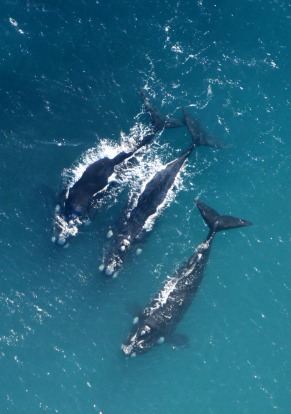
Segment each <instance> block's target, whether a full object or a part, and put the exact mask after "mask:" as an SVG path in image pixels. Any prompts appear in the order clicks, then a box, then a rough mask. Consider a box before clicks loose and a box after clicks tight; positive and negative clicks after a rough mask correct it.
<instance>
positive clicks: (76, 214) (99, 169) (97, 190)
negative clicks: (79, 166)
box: [52, 93, 184, 246]
mask: <svg viewBox="0 0 291 414" xmlns="http://www.w3.org/2000/svg"><path fill="white" fill-rule="evenodd" d="M142 98H143V101H144V106H145V108H146V111H147V112H148V113H149V116H150V119H151V122H152V126H151V128H150V130H149V131H148V133H147V134H146V135H145V136H144V137H143V138H142V140H141V141H140V143H139V144H138V145H137V146H136V147H135V148H134V149H133V150H132V151H129V152H124V151H121V152H120V153H119V154H117V155H116V156H115V157H114V158H108V157H104V158H101V159H99V160H97V161H95V162H94V163H92V164H90V165H89V166H88V167H87V168H86V170H85V171H84V173H83V175H82V176H81V178H80V179H79V180H78V181H77V182H76V183H75V184H74V185H73V186H72V187H71V188H70V189H66V190H63V191H62V192H61V194H60V197H59V204H57V206H56V208H55V217H54V236H53V237H52V241H53V242H56V243H57V244H58V245H61V246H67V243H68V239H69V238H70V237H71V236H75V235H76V234H77V233H78V227H79V226H80V225H81V224H83V223H88V222H90V216H89V212H90V209H91V207H92V204H93V203H94V201H96V200H97V199H98V198H101V197H102V196H103V194H104V191H105V189H107V187H108V186H109V182H110V177H112V175H113V174H114V171H115V167H116V166H118V165H120V164H122V163H123V162H124V161H125V160H126V159H128V158H130V157H132V156H133V155H135V154H136V153H137V152H138V151H139V150H140V149H141V148H142V147H144V146H146V145H148V144H150V143H151V141H152V140H153V138H154V137H155V136H156V134H157V133H158V132H160V131H162V130H163V129H165V128H173V127H174V126H176V127H179V126H183V125H184V124H183V123H182V122H179V120H176V121H175V120H174V119H173V120H171V122H170V121H169V122H168V121H167V119H168V118H167V117H165V116H164V115H163V114H162V113H161V112H160V111H159V110H158V109H156V108H155V107H154V106H153V105H152V104H151V102H150V100H149V98H148V97H147V96H146V95H145V93H142ZM175 122H176V123H175ZM174 124H175V125H174Z"/></svg>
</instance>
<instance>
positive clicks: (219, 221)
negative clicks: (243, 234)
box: [196, 200, 252, 233]
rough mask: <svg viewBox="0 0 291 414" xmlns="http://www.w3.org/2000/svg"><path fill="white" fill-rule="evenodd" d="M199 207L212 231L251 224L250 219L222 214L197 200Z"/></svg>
mask: <svg viewBox="0 0 291 414" xmlns="http://www.w3.org/2000/svg"><path fill="white" fill-rule="evenodd" d="M196 204H197V207H198V209H199V211H200V213H201V215H202V217H203V219H204V221H205V223H206V224H207V225H208V227H209V229H210V231H211V232H215V233H216V232H218V231H223V230H229V229H235V228H236V227H245V226H251V225H252V223H251V222H250V221H247V220H244V219H241V218H236V217H232V216H221V215H220V214H219V213H217V211H215V210H214V209H213V208H211V207H208V206H207V205H206V204H204V203H202V201H200V200H196Z"/></svg>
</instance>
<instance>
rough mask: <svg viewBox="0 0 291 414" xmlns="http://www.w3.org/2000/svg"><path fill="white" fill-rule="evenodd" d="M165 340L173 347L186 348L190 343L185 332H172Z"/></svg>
mask: <svg viewBox="0 0 291 414" xmlns="http://www.w3.org/2000/svg"><path fill="white" fill-rule="evenodd" d="M166 342H167V343H168V344H170V345H172V346H173V347H175V348H186V347H188V346H189V345H190V340H189V337H188V336H187V335H185V334H178V333H172V334H171V335H169V336H168V337H167V339H166Z"/></svg>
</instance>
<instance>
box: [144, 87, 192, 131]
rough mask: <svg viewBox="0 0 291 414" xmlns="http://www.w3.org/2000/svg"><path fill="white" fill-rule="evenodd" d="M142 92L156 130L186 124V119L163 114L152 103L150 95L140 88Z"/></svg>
mask: <svg viewBox="0 0 291 414" xmlns="http://www.w3.org/2000/svg"><path fill="white" fill-rule="evenodd" d="M140 93H141V96H142V99H143V103H144V106H145V109H146V111H147V112H148V114H149V116H150V118H151V122H152V125H153V129H154V131H155V132H157V131H162V130H163V129H164V128H177V127H181V126H185V120H184V119H176V118H171V117H169V116H165V115H163V114H162V113H161V111H160V110H159V109H157V108H156V107H154V106H153V105H152V104H151V102H150V100H149V98H148V96H147V95H146V94H145V92H144V90H143V89H141V90H140Z"/></svg>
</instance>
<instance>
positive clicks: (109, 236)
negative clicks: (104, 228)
mask: <svg viewBox="0 0 291 414" xmlns="http://www.w3.org/2000/svg"><path fill="white" fill-rule="evenodd" d="M112 236H113V231H112V230H109V231H108V233H107V239H111V237H112Z"/></svg>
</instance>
